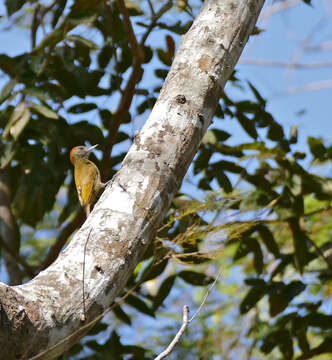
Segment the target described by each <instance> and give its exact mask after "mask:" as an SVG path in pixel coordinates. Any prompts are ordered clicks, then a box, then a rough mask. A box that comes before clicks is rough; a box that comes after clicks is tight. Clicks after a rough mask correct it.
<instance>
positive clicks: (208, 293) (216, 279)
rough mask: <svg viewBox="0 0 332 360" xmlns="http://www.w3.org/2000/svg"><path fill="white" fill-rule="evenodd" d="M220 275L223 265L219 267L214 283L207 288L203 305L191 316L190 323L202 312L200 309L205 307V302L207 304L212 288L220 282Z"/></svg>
mask: <svg viewBox="0 0 332 360" xmlns="http://www.w3.org/2000/svg"><path fill="white" fill-rule="evenodd" d="M220 276H221V267H220V269H219V271H218V274H217V276H216V278H215V279H214V281H213V283H212V284H211V285H210V287H209V288H208V289H207V292H206V294H205V296H204V298H203V300H202V302H201V305H199V307H198V309H197V310H196V311H195V313H194V315H193V316H192V317H191V318H190V320H189V323H191V322H192V321H193V320H194V319H195V318H196V317H197V315H198V314H199V313H200V311H201V310H202V308H203V306H204V304H205V302H206V300H207V298H208V296H209V295H210V292H211V291H212V289H213V288H214V287H215V285H216V283H217V282H218V280H219V278H220Z"/></svg>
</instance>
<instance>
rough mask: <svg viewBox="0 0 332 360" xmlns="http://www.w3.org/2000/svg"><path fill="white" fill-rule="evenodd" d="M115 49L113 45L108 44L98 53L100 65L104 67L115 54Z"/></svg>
mask: <svg viewBox="0 0 332 360" xmlns="http://www.w3.org/2000/svg"><path fill="white" fill-rule="evenodd" d="M113 52H114V49H113V47H112V46H111V45H108V44H106V45H105V46H104V47H103V48H102V49H101V51H100V52H99V54H98V65H99V67H100V68H102V69H104V68H105V67H106V66H107V65H108V63H109V62H110V60H111V58H112V56H113Z"/></svg>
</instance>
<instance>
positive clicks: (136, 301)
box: [125, 294, 155, 317]
mask: <svg viewBox="0 0 332 360" xmlns="http://www.w3.org/2000/svg"><path fill="white" fill-rule="evenodd" d="M125 302H126V303H127V304H128V305H130V306H132V307H134V308H135V309H137V310H138V311H140V312H141V313H143V314H146V315H149V316H151V317H155V315H154V311H153V310H152V309H150V308H149V307H148V305H147V304H146V303H145V302H144V301H143V300H141V299H140V298H138V297H137V296H135V295H132V294H130V295H129V296H127V297H126V300H125Z"/></svg>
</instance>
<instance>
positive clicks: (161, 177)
mask: <svg viewBox="0 0 332 360" xmlns="http://www.w3.org/2000/svg"><path fill="white" fill-rule="evenodd" d="M263 2H264V0H207V1H205V3H204V5H203V7H202V9H201V11H200V13H199V15H198V16H197V19H196V20H195V21H194V23H193V25H192V27H191V28H190V30H189V31H188V33H187V34H186V35H184V36H183V38H182V41H181V45H180V48H179V50H178V52H177V55H176V57H175V59H174V62H173V65H172V68H171V70H170V72H169V74H168V76H167V78H166V81H165V84H164V86H163V88H162V90H161V92H160V96H159V98H158V101H157V102H156V104H155V106H154V108H153V110H152V112H151V114H150V116H149V119H148V120H147V122H146V124H145V126H144V127H143V129H142V130H141V132H140V133H138V134H137V135H136V136H135V139H134V143H133V145H132V147H131V149H130V151H129V152H128V154H127V156H126V157H125V159H124V161H123V165H122V167H121V169H120V170H119V172H118V173H117V174H116V176H115V177H114V178H113V181H112V183H111V184H110V185H109V186H108V187H107V189H106V190H105V192H104V193H103V195H102V197H101V199H100V200H99V202H98V203H97V204H96V206H95V208H94V210H93V212H92V213H91V215H90V216H89V218H88V219H87V221H86V222H85V223H84V224H83V226H82V228H81V229H80V230H79V231H78V232H77V233H76V235H75V236H74V238H73V240H72V241H71V242H70V244H69V245H68V246H67V248H66V249H65V250H64V251H63V252H62V253H61V254H60V255H59V257H58V259H57V260H56V261H55V262H54V263H53V264H52V265H51V266H50V267H48V268H47V269H46V270H44V271H42V272H41V273H40V274H39V275H38V276H37V277H35V278H34V279H33V280H31V281H30V282H28V283H26V284H24V285H20V286H14V287H10V286H7V285H5V284H0V300H1V309H0V315H1V325H0V345H1V349H2V357H1V358H2V359H6V360H10V359H26V358H30V357H32V356H34V355H36V354H38V353H40V352H41V351H43V350H45V349H47V352H44V353H42V354H39V355H37V356H36V357H35V359H48V360H49V359H53V358H55V357H56V356H59V355H61V354H62V353H63V352H64V351H66V350H67V349H68V348H69V347H70V346H72V345H73V344H74V343H75V342H77V341H78V340H79V339H80V338H81V337H82V336H83V335H84V334H85V333H86V332H87V330H88V329H89V326H87V327H85V328H82V326H83V325H84V323H82V322H81V320H80V318H81V315H82V308H83V306H82V269H83V257H84V248H85V246H86V255H85V299H86V300H85V303H86V320H85V324H86V323H88V322H89V321H91V320H92V319H94V318H95V317H96V316H98V315H99V314H101V313H102V312H103V311H104V310H105V309H107V308H108V307H109V305H110V303H111V302H112V301H113V300H114V299H115V297H116V296H117V295H118V294H119V292H120V291H121V289H123V287H124V286H125V284H126V281H127V279H128V278H129V276H130V274H131V273H132V271H133V270H134V268H135V266H136V265H137V263H138V262H139V260H140V259H141V257H142V254H143V253H144V251H145V249H146V248H147V246H148V245H149V244H150V243H151V241H152V240H153V239H154V237H155V234H156V230H157V229H158V227H159V224H160V222H161V220H162V218H163V216H164V214H165V212H166V210H167V208H168V206H169V204H170V202H171V200H172V197H173V196H174V194H175V193H176V192H177V190H178V188H179V187H180V185H181V182H182V179H183V177H184V175H185V173H186V171H187V169H188V167H189V165H190V163H191V161H192V159H193V157H194V155H195V153H196V151H197V149H198V147H199V144H200V142H201V139H202V137H203V135H204V133H205V132H206V130H207V128H208V126H209V125H210V123H211V120H212V117H213V115H214V112H215V109H216V106H217V103H218V101H219V97H220V94H221V92H222V90H223V88H224V85H225V83H226V80H227V79H228V77H229V76H230V74H231V73H232V71H233V68H234V66H235V64H236V62H237V61H238V58H239V56H240V54H241V52H242V50H243V47H244V46H245V44H246V42H247V40H248V37H249V35H250V33H251V32H252V30H253V27H254V25H255V23H256V20H257V17H258V14H259V12H260V10H261V8H262V5H263ZM90 231H91V233H90ZM89 234H90V236H89ZM88 238H89V240H88V242H87V239H88ZM78 329H81V330H80V331H77V330H78ZM74 332H75V334H74V335H73V336H71V337H70V338H67V337H68V336H69V335H70V334H72V333H74ZM56 344H57V345H56Z"/></svg>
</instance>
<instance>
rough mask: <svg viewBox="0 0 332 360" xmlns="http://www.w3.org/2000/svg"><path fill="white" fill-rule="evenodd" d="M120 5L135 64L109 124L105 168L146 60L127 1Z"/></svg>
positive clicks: (103, 163) (121, 0) (105, 148)
mask: <svg viewBox="0 0 332 360" xmlns="http://www.w3.org/2000/svg"><path fill="white" fill-rule="evenodd" d="M118 6H119V9H120V11H121V13H122V16H123V22H124V25H125V27H126V29H127V32H128V38H129V42H130V46H131V52H132V56H133V65H132V68H133V69H132V72H131V74H130V77H129V79H128V81H127V84H126V87H125V89H124V90H123V94H122V97H121V100H120V103H119V105H118V108H117V110H116V112H115V113H114V114H113V116H112V120H111V121H110V124H109V129H108V136H107V139H106V142H105V146H104V152H103V160H102V167H103V168H104V169H105V167H106V166H107V163H108V161H109V159H110V157H111V153H112V149H113V146H114V145H115V143H116V138H117V135H118V131H119V127H120V125H121V123H122V121H123V119H124V118H125V116H126V115H127V114H128V112H129V109H130V106H131V103H132V100H133V97H134V94H135V88H136V85H137V83H138V82H139V81H140V80H141V77H142V73H143V70H142V63H143V60H144V52H143V50H142V48H141V46H140V45H139V44H138V41H137V39H136V36H135V33H134V30H133V27H132V24H131V21H130V18H129V14H128V10H127V8H126V6H125V3H124V1H123V0H118Z"/></svg>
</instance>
